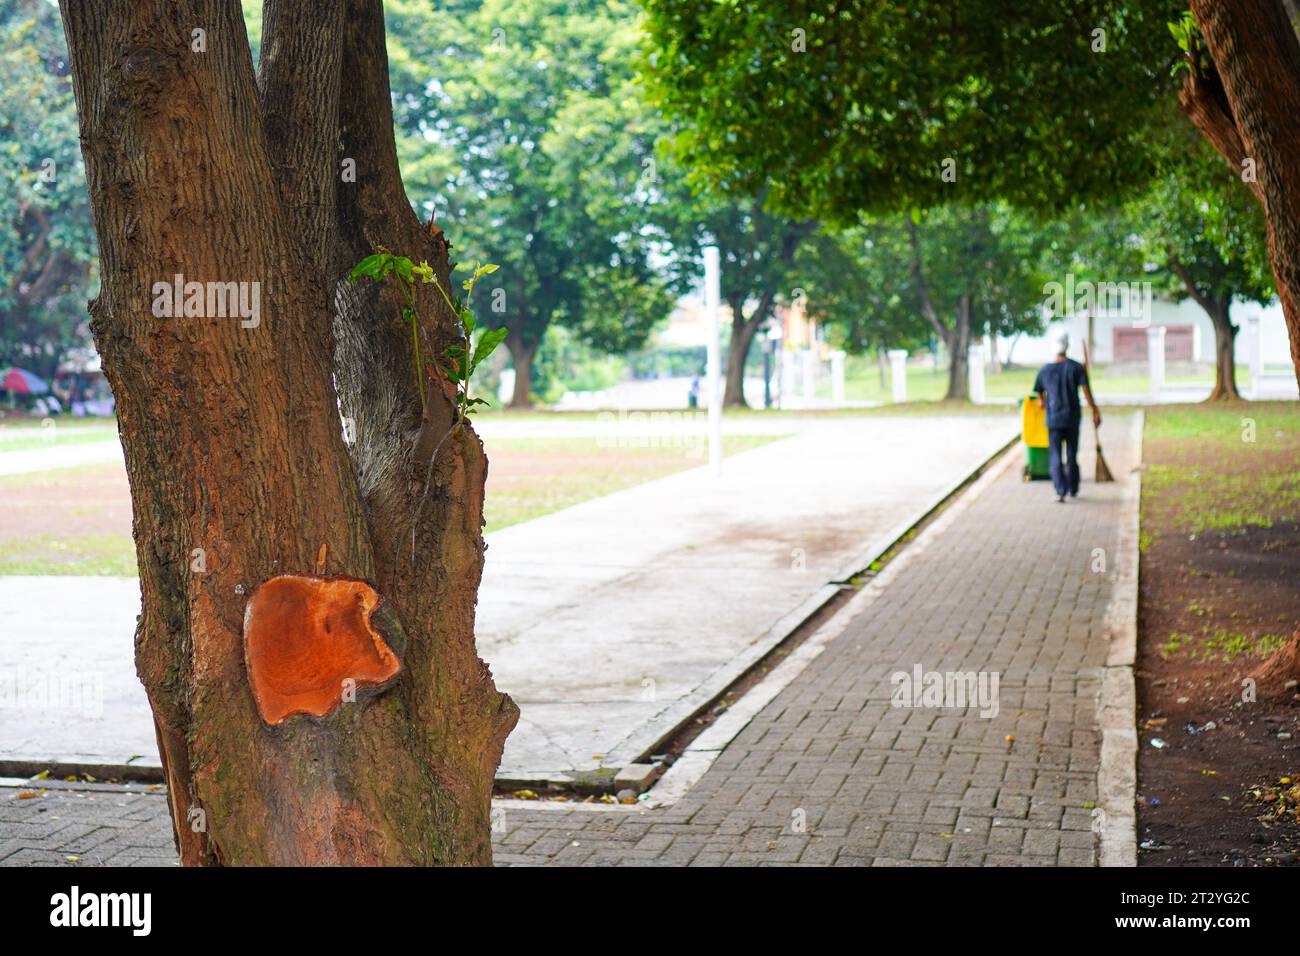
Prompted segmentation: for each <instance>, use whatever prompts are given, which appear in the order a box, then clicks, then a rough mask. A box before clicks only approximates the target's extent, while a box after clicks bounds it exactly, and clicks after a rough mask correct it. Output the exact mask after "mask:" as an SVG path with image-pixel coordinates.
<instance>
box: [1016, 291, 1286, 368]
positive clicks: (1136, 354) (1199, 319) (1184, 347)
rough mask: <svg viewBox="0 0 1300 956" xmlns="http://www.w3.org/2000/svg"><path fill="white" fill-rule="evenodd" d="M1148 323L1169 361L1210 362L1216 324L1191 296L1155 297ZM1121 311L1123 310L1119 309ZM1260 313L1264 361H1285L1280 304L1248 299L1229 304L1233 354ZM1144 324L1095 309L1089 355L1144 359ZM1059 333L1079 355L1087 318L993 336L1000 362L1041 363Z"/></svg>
mask: <svg viewBox="0 0 1300 956" xmlns="http://www.w3.org/2000/svg"><path fill="white" fill-rule="evenodd" d="M1149 311H1150V321H1149V324H1150V325H1163V326H1165V327H1166V328H1167V329H1168V331H1167V332H1166V333H1165V359H1166V361H1168V362H1203V363H1212V362H1213V361H1214V325H1213V323H1212V322H1211V321H1210V317H1209V316H1208V315H1206V314H1205V310H1204V309H1202V308H1201V307H1200V306H1199V305H1197V304H1196V302H1195V301H1193V300H1192V299H1185V300H1183V301H1182V302H1179V303H1174V302H1169V301H1167V300H1161V299H1155V300H1154V301H1152V302H1151V303H1150V310H1149ZM1117 313H1122V314H1117ZM1248 315H1258V316H1259V317H1260V333H1261V335H1262V337H1263V352H1264V364H1265V366H1289V365H1290V364H1291V347H1290V345H1289V343H1288V339H1287V331H1286V323H1285V321H1284V320H1283V318H1282V307H1281V306H1280V305H1273V306H1269V307H1268V308H1261V307H1260V306H1259V305H1257V304H1255V303H1250V302H1239V303H1236V304H1234V305H1233V306H1232V310H1231V316H1232V320H1233V321H1234V322H1235V323H1236V324H1237V326H1238V327H1239V329H1240V330H1241V331H1239V332H1238V334H1237V341H1236V346H1235V347H1236V356H1237V362H1238V364H1241V365H1245V364H1247V363H1248V361H1249V358H1248V353H1247V349H1248V348H1249V343H1248V342H1247V335H1246V331H1245V330H1246V317H1247V316H1248ZM1146 328H1147V323H1145V322H1143V321H1142V320H1138V321H1135V320H1134V319H1133V318H1132V317H1131V316H1130V315H1129V314H1127V311H1126V310H1122V309H1121V310H1099V311H1098V313H1097V314H1096V315H1095V316H1094V317H1093V320H1092V336H1093V341H1092V350H1093V352H1092V360H1093V361H1094V362H1099V363H1102V364H1110V363H1134V364H1137V363H1145V362H1146V360H1147V333H1146ZM1062 332H1067V333H1069V336H1070V343H1071V344H1070V356H1071V357H1072V358H1076V359H1079V360H1080V361H1082V360H1083V344H1082V343H1083V342H1084V340H1085V339H1087V337H1088V319H1087V317H1086V316H1085V315H1082V314H1075V315H1071V316H1069V317H1068V318H1066V319H1064V320H1057V321H1054V322H1051V323H1049V324H1048V325H1047V327H1046V329H1045V330H1044V331H1043V333H1042V334H1041V335H1032V336H1031V335H1023V336H1020V337H1018V338H1017V337H1012V338H1002V337H999V338H998V340H997V357H998V360H999V361H1002V362H1005V361H1007V359H1008V355H1009V356H1010V360H1011V362H1012V363H1013V364H1015V365H1029V366H1033V365H1041V364H1042V363H1044V362H1048V361H1051V360H1052V359H1053V358H1054V357H1055V355H1056V340H1057V338H1058V337H1059V336H1060V334H1061V333H1062Z"/></svg>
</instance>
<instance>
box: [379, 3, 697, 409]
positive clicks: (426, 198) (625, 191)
mask: <svg viewBox="0 0 1300 956" xmlns="http://www.w3.org/2000/svg"><path fill="white" fill-rule="evenodd" d="M390 23H391V25H392V27H393V31H394V38H395V44H394V46H395V48H396V50H397V52H395V54H394V61H395V63H396V64H397V69H396V70H395V84H394V85H395V88H396V92H397V102H398V107H397V113H396V116H397V120H398V123H399V125H400V126H401V129H402V131H403V133H404V134H405V138H404V142H403V155H404V169H405V171H406V174H407V181H408V183H409V184H410V186H411V190H412V195H413V197H414V198H415V199H416V200H417V201H418V202H419V203H420V204H422V205H423V206H424V207H425V209H426V210H428V211H430V212H431V213H432V214H435V215H436V216H437V218H438V220H439V222H441V223H442V224H443V225H447V224H451V227H453V228H454V231H455V236H456V243H457V249H458V254H459V256H460V257H461V258H462V259H464V260H466V261H474V260H482V261H491V262H496V263H499V264H500V265H501V270H500V272H499V273H497V274H496V275H495V276H493V277H492V281H491V282H490V283H489V285H490V286H491V288H490V289H488V290H486V291H487V294H488V296H489V307H488V308H487V309H485V310H483V312H482V318H483V319H484V320H485V321H486V322H488V323H489V324H491V325H493V326H499V325H507V326H509V328H510V329H511V334H510V335H509V337H508V338H507V339H506V345H507V347H508V348H509V349H510V354H511V357H512V359H513V362H514V367H515V373H516V374H515V387H514V395H513V397H512V399H511V404H512V405H515V406H527V405H528V404H530V384H531V379H532V374H531V370H532V363H533V360H534V356H535V355H536V353H537V349H538V347H539V346H540V345H541V343H542V340H543V338H544V336H545V334H546V330H547V328H548V327H549V326H550V325H551V324H552V323H559V324H562V325H564V326H565V327H567V328H570V329H572V330H574V331H575V332H577V333H578V334H579V336H580V337H581V338H583V339H584V340H585V341H587V342H589V343H590V344H592V345H594V346H595V347H597V348H600V349H604V350H607V351H611V352H613V351H624V350H626V349H630V348H636V347H639V346H640V345H641V344H642V343H643V342H644V341H645V338H646V336H647V335H648V334H649V332H650V329H651V327H652V326H653V324H654V323H655V322H657V321H659V320H661V319H664V318H666V317H667V315H668V313H669V311H670V310H671V307H672V303H671V299H670V297H669V295H668V291H667V289H666V287H665V284H664V281H663V279H662V278H661V277H660V275H659V274H658V273H657V271H656V270H655V269H654V268H653V266H652V262H651V254H652V244H651V241H650V238H649V236H648V235H647V233H646V230H645V223H646V220H647V211H646V209H647V205H648V203H649V202H650V199H651V194H650V190H649V189H648V185H647V184H648V181H649V179H650V178H651V177H652V176H653V165H654V161H653V158H652V155H651V154H652V149H653V134H652V133H651V132H650V130H649V128H648V125H647V124H648V123H650V122H651V119H650V117H649V116H648V115H647V114H646V113H645V111H644V110H642V109H641V108H640V106H639V93H638V90H637V86H636V83H637V80H636V72H635V59H636V57H635V54H636V51H637V49H638V45H639V43H640V36H641V33H640V30H641V28H640V18H639V15H638V12H637V10H636V8H635V6H633V5H632V4H631V3H630V2H628V0H580V2H576V3H575V2H564V0H525V2H515V0H509V2H507V0H484V2H475V0H462V2H457V3H451V4H445V5H444V4H438V5H436V6H435V5H432V4H428V3H419V2H403V3H397V4H394V5H393V7H392V11H391V15H390Z"/></svg>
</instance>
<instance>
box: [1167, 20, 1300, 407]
mask: <svg viewBox="0 0 1300 956" xmlns="http://www.w3.org/2000/svg"><path fill="white" fill-rule="evenodd" d="M1192 11H1193V13H1195V15H1196V21H1197V23H1198V24H1199V25H1200V28H1201V32H1202V34H1203V35H1204V38H1205V45H1206V47H1207V48H1208V50H1209V53H1210V56H1211V57H1212V58H1213V60H1214V67H1215V68H1216V69H1215V70H1210V69H1201V70H1197V69H1196V68H1195V64H1193V67H1194V68H1193V70H1192V72H1191V73H1190V74H1189V75H1188V78H1187V80H1186V81H1185V82H1184V86H1183V90H1182V92H1181V94H1180V97H1179V99H1180V103H1181V105H1182V108H1183V110H1184V112H1186V113H1187V114H1188V116H1190V117H1191V119H1192V121H1193V122H1194V123H1195V124H1196V125H1197V126H1198V127H1199V128H1200V130H1201V132H1202V133H1203V134H1204V135H1205V137H1206V139H1208V140H1209V141H1210V143H1211V144H1212V145H1213V146H1214V148H1215V149H1216V150H1218V151H1219V153H1220V154H1221V155H1223V157H1224V158H1225V159H1227V160H1228V163H1229V164H1230V165H1231V167H1232V169H1233V171H1234V172H1235V173H1236V174H1237V175H1238V176H1240V175H1242V172H1243V168H1248V167H1249V166H1252V165H1253V168H1254V171H1255V180H1256V181H1255V182H1253V183H1248V184H1249V185H1250V186H1251V189H1252V190H1253V191H1254V193H1255V195H1256V197H1258V198H1259V199H1260V201H1261V202H1262V203H1263V205H1264V212H1265V217H1266V219H1267V222H1268V255H1269V262H1270V263H1271V265H1272V267H1273V277H1274V280H1275V281H1276V284H1277V291H1278V298H1279V299H1281V301H1282V311H1283V314H1284V316H1285V318H1286V325H1287V331H1288V333H1289V335H1290V340H1291V360H1292V363H1293V365H1294V366H1295V370H1296V377H1297V381H1300V166H1297V164H1296V162H1295V157H1296V156H1300V124H1298V123H1296V121H1295V111H1296V104H1297V103H1300V42H1297V38H1296V32H1295V30H1294V29H1293V28H1292V26H1291V25H1290V24H1289V23H1288V22H1287V17H1286V12H1285V10H1284V9H1283V6H1282V4H1280V3H1278V2H1277V0H1192ZM1207 66H1208V65H1207ZM1243 163H1245V164H1246V167H1243Z"/></svg>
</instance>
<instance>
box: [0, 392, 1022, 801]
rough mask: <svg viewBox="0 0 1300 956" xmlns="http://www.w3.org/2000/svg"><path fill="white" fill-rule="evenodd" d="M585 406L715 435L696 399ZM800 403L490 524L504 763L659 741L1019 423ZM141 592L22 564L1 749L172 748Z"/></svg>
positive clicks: (587, 765) (595, 755)
mask: <svg viewBox="0 0 1300 956" xmlns="http://www.w3.org/2000/svg"><path fill="white" fill-rule="evenodd" d="M563 424H564V426H565V428H566V429H577V430H578V431H579V432H581V433H590V434H600V435H604V436H605V438H606V439H607V440H609V441H611V442H613V443H615V445H616V446H617V443H620V442H626V443H628V444H636V443H643V442H644V441H646V440H647V439H646V435H645V432H646V430H647V429H648V430H649V431H650V433H651V438H650V439H649V440H652V441H668V442H671V443H672V444H671V445H670V446H669V447H672V448H681V449H682V451H683V454H685V455H692V454H694V453H695V452H696V451H697V450H698V448H699V441H698V439H699V436H698V434H695V432H696V431H698V429H697V428H695V427H694V426H696V425H698V424H700V422H695V421H694V420H691V421H687V422H684V423H683V422H676V421H672V422H668V421H666V420H660V421H659V423H658V425H655V424H654V422H647V421H633V420H628V419H626V418H620V417H616V416H610V417H609V419H608V420H603V419H594V420H591V421H575V422H568V423H563ZM740 424H742V425H743V424H744V423H740ZM755 424H756V425H757V426H758V427H760V428H765V429H770V428H771V427H772V423H770V422H765V421H759V422H756V423H755ZM501 425H503V426H507V425H508V423H501ZM783 425H784V428H785V429H786V430H787V431H791V430H793V431H794V432H795V434H794V435H793V436H792V437H789V438H786V439H783V440H780V441H777V442H773V443H772V444H769V445H766V446H763V447H760V448H757V449H753V450H751V451H748V452H745V453H743V454H740V455H737V456H735V457H732V458H728V459H727V460H726V462H725V464H724V468H723V474H722V476H721V478H716V479H715V478H714V477H712V476H711V474H710V473H709V471H708V469H707V468H704V467H697V468H694V469H692V470H689V471H685V472H680V473H678V474H675V475H672V476H669V477H667V478H664V479H661V480H658V481H653V482H649V483H646V484H643V485H639V486H636V487H633V488H630V489H627V490H625V491H621V492H618V493H616V494H613V495H610V496H608V497H605V498H600V499H596V500H592V501H589V502H585V503H583V504H580V505H577V506H575V507H572V508H568V509H565V510H563V511H560V512H556V513H554V514H552V515H548V516H546V517H544V518H540V519H538V520H535V521H531V522H527V523H526V524H522V525H516V526H514V527H512V528H507V529H504V530H502V531H499V532H496V533H494V534H491V535H489V536H488V539H487V540H488V554H487V565H486V572H485V577H484V582H483V586H482V589H481V591H480V601H479V612H478V626H477V631H478V645H479V652H480V654H481V655H482V656H483V657H484V659H485V660H487V661H488V662H489V663H490V664H491V665H492V668H493V672H494V674H495V676H496V680H497V684H498V686H499V687H501V688H502V689H504V690H506V691H508V692H509V693H510V694H511V695H513V696H514V698H515V699H516V701H518V702H519V704H520V707H521V709H522V712H523V718H522V719H521V721H520V724H519V726H518V728H517V729H516V730H515V732H514V733H513V734H512V735H511V736H510V738H509V740H508V742H507V745H506V753H505V757H504V759H503V762H502V766H501V769H500V773H499V778H500V779H502V780H503V781H507V782H515V783H529V784H532V783H541V782H546V781H559V782H563V781H567V780H571V779H574V778H584V777H588V776H589V775H592V774H595V775H597V776H598V777H599V776H612V774H613V773H614V772H615V771H616V770H617V769H618V768H620V767H623V766H625V765H626V764H629V763H632V762H634V761H635V760H637V759H638V758H639V757H641V756H642V755H644V754H645V753H646V751H647V750H649V749H650V748H652V747H653V745H654V744H655V743H656V742H657V741H658V740H660V739H661V738H662V737H663V736H664V735H666V734H668V733H669V732H671V731H672V730H673V728H674V727H675V726H676V725H677V724H678V723H679V722H680V721H682V720H684V719H686V718H687V717H689V716H690V715H691V714H692V713H693V712H694V711H695V710H696V709H697V708H698V707H699V706H700V705H702V704H703V703H705V702H707V701H708V700H709V699H710V698H711V697H712V696H713V695H715V694H716V693H717V692H718V691H720V690H722V689H723V688H725V687H726V686H727V685H728V684H729V683H730V682H731V681H732V680H733V679H734V678H735V677H736V676H737V675H739V674H740V673H742V672H743V671H744V670H745V669H746V668H747V667H748V666H749V665H750V664H751V663H752V662H753V661H755V660H757V659H758V658H759V657H761V656H762V655H763V654H764V653H765V652H766V651H767V650H768V649H770V648H771V647H772V646H773V645H774V644H776V643H778V642H779V641H780V640H781V639H782V638H783V637H784V636H785V635H786V634H787V633H788V632H789V631H790V629H792V628H793V627H795V626H797V624H798V623H799V622H801V621H802V620H803V619H804V618H805V617H806V616H807V615H808V614H809V613H811V612H812V611H813V610H814V609H815V608H816V607H818V606H820V604H821V603H823V602H824V601H825V600H827V599H828V598H829V597H830V596H831V595H832V594H833V593H834V592H835V588H834V587H833V585H832V584H831V582H837V581H841V580H844V579H846V578H848V577H849V576H851V575H852V574H854V573H856V572H857V571H859V570H860V569H862V568H863V567H865V566H866V565H867V564H868V563H870V561H871V560H873V559H874V557H875V556H876V555H877V554H878V553H879V552H880V551H881V550H882V549H883V548H884V547H886V546H887V545H888V544H889V543H890V542H892V541H893V540H894V539H895V538H897V537H898V535H899V534H900V533H901V531H902V530H903V529H904V528H906V526H908V525H909V524H910V523H912V521H914V520H915V518H916V517H917V515H918V514H919V513H922V512H924V511H925V510H928V508H930V507H931V506H932V505H933V503H934V502H935V501H936V500H938V499H939V498H942V497H943V496H944V495H946V494H947V493H948V491H949V490H950V489H951V488H952V487H953V486H954V485H956V484H958V483H960V482H961V481H962V480H963V479H965V478H966V476H967V475H969V474H970V472H971V471H972V470H973V469H974V468H976V467H977V466H978V465H979V464H980V463H981V462H983V461H985V460H987V459H988V457H989V456H990V455H991V454H993V453H994V452H995V451H996V450H997V449H998V448H999V447H1001V446H1002V445H1003V444H1004V443H1005V442H1006V441H1007V440H1009V439H1010V438H1012V437H1013V436H1014V435H1015V433H1016V423H1015V422H1014V420H1012V418H1011V416H1009V415H1006V414H1003V415H999V416H997V417H984V416H962V417H961V418H958V419H953V418H946V417H937V416H933V417H932V416H908V417H899V418H884V417H863V418H847V417H846V418H831V419H807V420H787V421H785V422H784V423H783ZM661 426H662V427H661ZM677 426H681V427H680V428H677V430H676V431H674V428H675V427H677ZM656 428H658V431H657V432H656V431H655V429H656ZM591 429H595V431H594V432H593V431H590V430H591ZM485 431H486V432H487V436H486V438H485V440H486V441H487V442H488V447H489V453H490V451H491V441H492V429H491V426H490V425H489V427H488V428H486V429H485ZM692 436H694V437H692ZM691 460H699V459H698V457H696V458H693V459H691ZM138 601H139V594H138V584H137V582H136V580H135V579H134V578H75V577H8V578H5V577H0V634H4V635H17V634H40V635H42V639H41V640H40V641H39V642H30V641H15V640H2V639H0V675H9V676H10V677H11V678H12V681H11V683H9V684H8V685H5V684H4V683H0V708H4V704H5V701H6V699H8V700H13V702H14V706H12V707H9V708H7V709H0V715H3V718H4V719H2V720H0V760H6V759H7V760H11V761H17V760H24V761H34V762H40V761H57V762H59V763H71V764H87V765H100V766H102V765H120V764H125V763H127V762H130V763H131V764H133V765H135V766H140V765H142V764H143V765H156V764H157V754H156V749H155V743H154V735H153V726H152V722H151V720H150V717H149V711H148V705H147V702H146V700H145V696H144V692H143V689H142V688H141V687H140V685H139V682H138V680H137V679H136V677H135V672H134V663H133V660H132V634H133V632H134V628H135V619H136V615H137V614H138V608H139V604H138ZM14 698H17V699H16V700H14Z"/></svg>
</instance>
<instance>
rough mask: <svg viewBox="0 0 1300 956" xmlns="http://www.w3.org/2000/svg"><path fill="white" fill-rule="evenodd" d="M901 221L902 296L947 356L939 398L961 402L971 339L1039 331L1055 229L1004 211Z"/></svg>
mask: <svg viewBox="0 0 1300 956" xmlns="http://www.w3.org/2000/svg"><path fill="white" fill-rule="evenodd" d="M901 220H902V228H903V230H904V231H905V233H906V235H907V243H908V248H909V251H910V260H909V263H910V288H908V290H907V291H908V293H909V294H910V296H911V297H912V298H913V300H914V301H915V302H916V304H917V308H918V309H919V311H920V314H921V315H922V316H923V317H924V319H925V321H926V322H927V323H928V324H929V326H930V328H931V329H932V330H933V331H934V334H935V336H936V337H937V338H938V339H939V341H941V342H942V343H943V345H944V348H945V349H946V350H947V352H948V358H949V361H948V390H947V393H946V394H945V396H944V397H945V399H949V400H952V399H967V398H969V397H970V386H969V378H968V372H969V365H968V359H969V354H970V347H971V344H972V343H973V342H974V341H975V338H976V337H978V336H979V335H981V334H989V335H1000V336H1011V335H1014V334H1015V333H1017V332H1025V331H1037V330H1039V328H1040V327H1041V314H1042V306H1043V299H1044V296H1043V287H1044V285H1045V284H1046V282H1047V279H1048V275H1047V272H1046V271H1045V268H1044V263H1045V257H1046V255H1047V250H1048V248H1049V244H1050V242H1051V239H1052V236H1053V227H1052V226H1051V225H1050V224H1044V223H1038V222H1035V221H1033V220H1032V219H1030V218H1029V217H1027V216H1025V215H1023V214H1020V213H1017V212H1015V211H1014V210H1013V209H1012V208H1011V207H1009V206H1006V205H1002V204H999V205H980V206H966V205H951V206H945V207H942V208H940V209H934V210H931V211H930V212H928V213H925V214H908V215H905V216H903V217H901ZM891 259H892V257H891ZM893 267H894V266H893V265H892V263H891V264H890V268H893Z"/></svg>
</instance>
